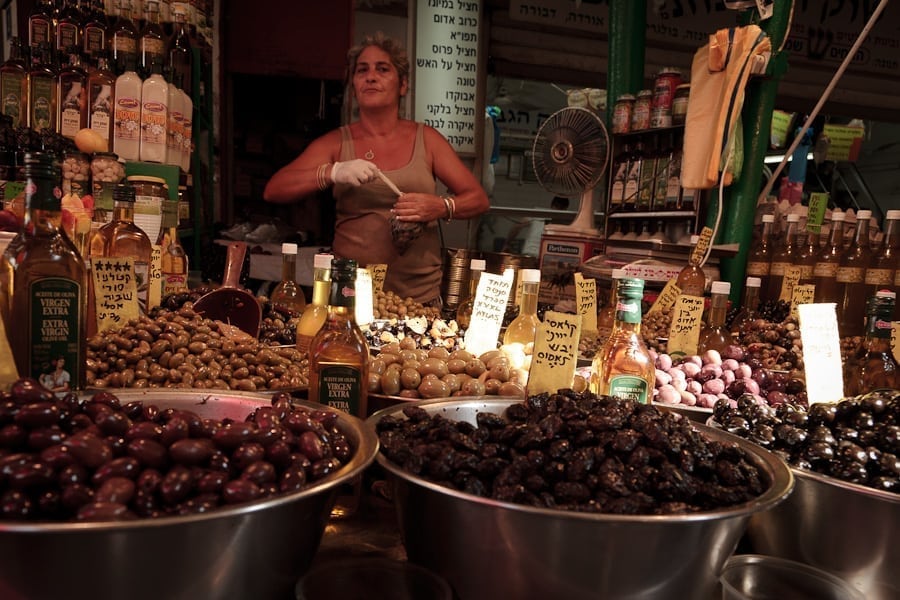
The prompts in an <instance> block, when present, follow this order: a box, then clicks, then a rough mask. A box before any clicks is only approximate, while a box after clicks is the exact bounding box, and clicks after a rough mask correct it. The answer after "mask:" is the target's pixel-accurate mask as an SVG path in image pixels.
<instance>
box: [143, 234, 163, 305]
mask: <svg viewBox="0 0 900 600" xmlns="http://www.w3.org/2000/svg"><path fill="white" fill-rule="evenodd" d="M162 285H163V280H162V246H159V245H157V244H153V245H152V246H150V289H148V290H147V307H148V308H153V307H154V306H159V305H160V303H161V302H162Z"/></svg>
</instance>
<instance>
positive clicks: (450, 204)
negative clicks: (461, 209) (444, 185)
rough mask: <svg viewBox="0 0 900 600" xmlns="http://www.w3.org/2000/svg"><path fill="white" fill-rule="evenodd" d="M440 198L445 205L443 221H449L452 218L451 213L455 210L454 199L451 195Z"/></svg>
mask: <svg viewBox="0 0 900 600" xmlns="http://www.w3.org/2000/svg"><path fill="white" fill-rule="evenodd" d="M441 200H443V201H444V206H446V207H447V218H446V219H444V222H445V223H449V222H451V221H452V220H453V213H454V212H456V200H454V199H453V196H441Z"/></svg>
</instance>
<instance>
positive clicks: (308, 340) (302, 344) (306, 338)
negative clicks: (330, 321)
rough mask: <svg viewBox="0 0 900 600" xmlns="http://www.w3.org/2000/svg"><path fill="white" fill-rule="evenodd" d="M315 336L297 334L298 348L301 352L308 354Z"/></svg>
mask: <svg viewBox="0 0 900 600" xmlns="http://www.w3.org/2000/svg"><path fill="white" fill-rule="evenodd" d="M312 341H313V336H311V335H304V334H302V333H299V334H297V350H299V351H300V352H301V353H303V354H306V353H308V352H309V347H310V345H312Z"/></svg>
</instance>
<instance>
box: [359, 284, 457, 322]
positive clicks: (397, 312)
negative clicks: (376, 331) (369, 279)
mask: <svg viewBox="0 0 900 600" xmlns="http://www.w3.org/2000/svg"><path fill="white" fill-rule="evenodd" d="M373 304H374V306H373V313H374V315H375V318H376V319H403V318H406V317H428V318H429V319H439V318H440V317H441V309H440V308H435V307H433V306H425V305H424V304H422V303H420V302H416V301H415V300H413V299H412V298H402V297H401V296H399V295H397V294H396V293H394V292H386V291H384V290H380V291H378V292H377V293H376V294H375V297H374V299H373Z"/></svg>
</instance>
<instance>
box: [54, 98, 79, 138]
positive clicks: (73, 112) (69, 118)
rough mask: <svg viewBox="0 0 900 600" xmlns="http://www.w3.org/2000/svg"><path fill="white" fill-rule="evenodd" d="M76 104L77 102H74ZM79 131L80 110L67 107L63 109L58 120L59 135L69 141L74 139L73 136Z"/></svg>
mask: <svg viewBox="0 0 900 600" xmlns="http://www.w3.org/2000/svg"><path fill="white" fill-rule="evenodd" d="M75 101H76V102H78V100H77V99H76V100H75ZM79 131H81V108H80V107H78V106H76V107H71V106H67V107H65V108H63V110H62V113H61V114H60V120H59V133H60V134H62V135H63V136H64V137H67V138H69V139H75V134H76V133H78V132H79Z"/></svg>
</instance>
